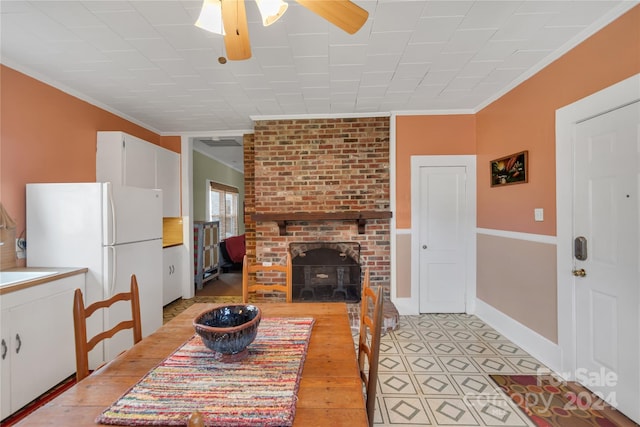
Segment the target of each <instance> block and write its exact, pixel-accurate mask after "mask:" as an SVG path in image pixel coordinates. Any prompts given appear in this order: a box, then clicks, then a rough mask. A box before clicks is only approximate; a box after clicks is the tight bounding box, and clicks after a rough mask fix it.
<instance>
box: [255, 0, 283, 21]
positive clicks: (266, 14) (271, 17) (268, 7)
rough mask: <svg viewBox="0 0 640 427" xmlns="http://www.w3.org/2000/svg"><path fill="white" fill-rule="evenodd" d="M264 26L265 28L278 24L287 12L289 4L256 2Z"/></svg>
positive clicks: (281, 0)
mask: <svg viewBox="0 0 640 427" xmlns="http://www.w3.org/2000/svg"><path fill="white" fill-rule="evenodd" d="M256 4H257V5H258V10H260V16H262V25H264V26H265V27H267V26H269V25H271V24H273V23H274V22H276V21H277V20H278V19H280V17H281V16H282V15H284V13H285V12H286V11H287V8H288V7H289V4H288V3H287V2H285V1H283V0H256Z"/></svg>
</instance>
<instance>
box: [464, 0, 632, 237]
mask: <svg viewBox="0 0 640 427" xmlns="http://www.w3.org/2000/svg"><path fill="white" fill-rule="evenodd" d="M638 72H640V6H636V7H635V8H633V9H631V10H630V11H629V12H627V13H626V14H625V15H623V16H622V17H620V18H619V19H618V20H616V21H615V22H613V23H612V24H610V25H608V26H607V27H605V28H604V29H603V30H601V31H599V32H598V33H596V34H595V35H594V36H592V37H591V38H589V39H587V40H586V41H584V42H583V43H581V44H580V45H579V46H577V47H576V48H574V49H572V50H571V51H570V52H568V53H567V54H565V55H564V56H563V57H561V58H559V59H558V60H556V61H555V62H554V63H552V64H550V65H549V66H548V67H546V68H545V69H544V70H542V71H541V72H539V73H538V74H536V75H535V76H533V77H532V78H530V79H529V80H527V81H525V82H524V83H522V84H521V85H519V86H518V87H517V88H515V89H514V90H512V91H511V92H509V93H507V94H506V95H505V96H503V97H502V98H500V99H499V100H497V101H495V102H494V103H493V104H491V105H489V106H488V107H486V108H484V109H483V110H482V111H480V112H479V113H478V114H477V134H476V136H477V144H478V151H477V156H478V157H477V161H478V169H477V173H478V194H477V196H478V227H481V228H491V229H500V230H508V231H518V232H525V233H534V234H543V235H551V236H555V235H556V218H555V215H556V194H555V185H556V182H555V180H556V174H555V110H556V109H558V108H561V107H563V106H565V105H567V104H570V103H572V102H574V101H576V100H578V99H581V98H584V97H585V96H588V95H590V94H592V93H594V92H597V91H599V90H601V89H603V88H605V87H608V86H610V85H612V84H614V83H617V82H619V81H621V80H624V79H625V78H627V77H630V76H632V75H634V74H637V73H638ZM522 150H528V151H529V171H530V173H529V182H528V183H527V184H518V185H510V186H506V187H494V188H491V187H490V169H489V162H490V161H491V159H494V158H498V157H503V156H505V155H508V154H511V153H516V152H518V151H522ZM534 208H544V213H545V218H544V222H534V220H533V209H534Z"/></svg>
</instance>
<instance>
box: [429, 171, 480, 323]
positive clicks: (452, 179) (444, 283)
mask: <svg viewBox="0 0 640 427" xmlns="http://www.w3.org/2000/svg"><path fill="white" fill-rule="evenodd" d="M466 174H467V172H466V168H465V167H464V166H422V167H420V181H419V182H420V184H419V185H420V190H419V191H420V196H419V200H418V201H417V202H418V203H419V213H420V218H419V251H420V252H419V253H420V256H419V259H420V267H419V276H420V279H419V280H420V291H419V292H420V313H464V312H465V309H466V305H465V299H466V276H467V270H466V265H467V262H466V255H465V254H466V241H467V238H468V236H467V227H466V226H465V221H466Z"/></svg>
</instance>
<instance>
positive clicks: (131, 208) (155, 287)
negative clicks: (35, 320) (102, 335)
mask: <svg viewBox="0 0 640 427" xmlns="http://www.w3.org/2000/svg"><path fill="white" fill-rule="evenodd" d="M26 196H27V197H26V198H27V229H26V236H27V238H26V240H27V266H28V267H86V268H88V269H89V271H88V273H87V275H86V291H85V294H84V298H85V305H86V304H90V303H92V302H95V301H98V300H102V299H105V298H108V297H110V296H112V295H114V294H116V293H119V292H127V291H128V290H129V289H130V281H131V274H135V275H136V278H137V280H138V286H139V292H140V314H141V317H142V335H143V336H147V335H149V334H151V333H152V332H154V331H155V330H156V329H158V328H159V327H160V326H161V325H162V191H161V190H150V189H144V188H136V187H121V186H115V185H112V184H111V183H61V184H57V183H56V184H27V194H26ZM72 303H73V301H70V302H69V310H70V311H71V309H72ZM99 311H102V312H103V315H102V316H97V313H96V315H94V316H92V317H91V318H90V319H89V321H88V325H87V333H88V335H89V336H93V335H94V334H95V333H97V332H100V331H102V330H104V329H106V328H107V327H111V326H114V325H116V324H117V323H119V322H120V321H121V320H124V319H126V318H130V316H131V315H130V313H131V309H130V303H129V302H124V301H121V302H118V303H116V304H115V305H113V306H112V308H111V309H108V310H99ZM94 317H95V319H94ZM132 343H133V335H132V332H131V330H126V331H120V332H118V333H117V334H116V335H114V336H113V337H112V338H111V339H109V340H106V343H105V344H104V345H101V346H97V347H96V348H95V349H94V350H93V351H92V352H91V354H90V366H91V367H92V368H94V367H96V366H97V365H99V364H100V363H101V362H103V361H109V360H112V359H113V358H114V357H115V356H117V355H118V354H119V353H120V352H122V351H123V350H125V349H127V348H130V347H131V345H132Z"/></svg>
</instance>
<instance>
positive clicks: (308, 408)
mask: <svg viewBox="0 0 640 427" xmlns="http://www.w3.org/2000/svg"><path fill="white" fill-rule="evenodd" d="M218 305H220V304H212V303H196V304H193V305H191V306H190V307H189V308H187V309H186V310H185V311H183V312H182V313H180V314H179V315H177V316H176V317H174V318H173V319H171V320H170V321H169V322H167V323H165V324H164V325H163V326H162V327H160V328H159V329H158V330H157V331H156V332H154V333H153V334H151V335H149V336H147V337H146V338H144V339H143V340H142V341H140V342H139V343H137V344H136V345H134V346H133V347H131V348H130V349H129V350H128V351H126V352H124V353H122V354H121V355H120V356H118V357H117V358H116V359H114V360H112V361H111V362H109V363H107V364H106V365H104V366H103V367H102V368H100V369H98V370H96V371H95V372H93V373H92V374H91V375H89V376H88V377H86V378H85V379H83V380H82V381H80V382H79V383H78V384H76V385H74V386H73V387H72V388H70V389H69V390H67V391H66V392H64V393H63V394H61V395H60V396H58V397H57V398H56V399H54V400H52V401H51V402H50V403H48V404H46V405H45V406H43V407H41V408H40V409H38V410H37V411H35V412H34V413H32V414H31V415H29V416H28V417H27V418H25V419H24V420H23V421H22V422H20V423H19V424H18V425H21V426H40V425H49V426H50V425H56V426H64V425H69V426H95V425H96V422H95V419H96V417H97V416H98V415H99V414H100V413H102V411H104V410H105V409H106V408H108V407H109V406H110V405H111V404H112V403H113V402H114V401H115V400H117V399H118V398H119V397H120V396H121V395H123V394H124V393H125V392H126V391H127V390H129V388H131V387H132V386H133V385H135V384H136V383H137V382H138V381H139V380H140V379H141V378H142V377H143V376H144V375H145V374H147V373H148V372H149V371H150V370H152V369H153V368H155V367H156V366H157V365H158V364H159V363H161V362H162V361H163V360H165V359H166V358H167V357H168V356H170V355H171V354H172V353H173V352H174V351H175V350H176V349H177V348H179V347H180V346H181V345H182V344H183V343H184V342H185V341H186V340H188V339H189V338H190V337H191V336H193V334H194V327H193V323H192V322H193V319H194V318H195V317H196V316H197V315H198V314H199V313H201V312H202V311H204V310H207V309H210V308H213V307H215V306H218ZM257 305H258V306H259V307H260V308H261V310H262V316H263V317H313V318H314V319H315V324H314V326H313V330H312V333H311V339H310V341H309V347H308V352H307V355H306V358H305V361H304V367H303V370H302V376H301V379H300V387H299V389H298V400H297V404H296V412H295V419H294V422H293V425H294V426H296V427H297V426H305V427H313V426H331V427H339V426H349V427H365V426H368V423H367V414H366V409H365V403H364V398H363V393H362V382H361V380H360V374H359V370H358V363H357V359H356V352H355V348H354V342H353V337H352V335H351V326H350V322H349V315H348V312H347V306H346V304H344V303H316V302H314V303H288V304H287V303H264V304H257ZM43 360H46V355H43Z"/></svg>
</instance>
